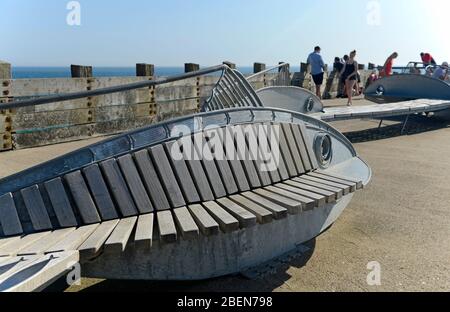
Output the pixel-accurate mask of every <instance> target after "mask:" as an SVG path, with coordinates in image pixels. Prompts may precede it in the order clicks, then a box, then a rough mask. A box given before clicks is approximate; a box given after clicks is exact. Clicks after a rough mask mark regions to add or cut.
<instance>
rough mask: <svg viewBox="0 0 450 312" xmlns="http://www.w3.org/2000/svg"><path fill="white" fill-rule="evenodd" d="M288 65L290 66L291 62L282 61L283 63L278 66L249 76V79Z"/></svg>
mask: <svg viewBox="0 0 450 312" xmlns="http://www.w3.org/2000/svg"><path fill="white" fill-rule="evenodd" d="M287 66H289V63H282V64H279V65H278V66H274V67H271V68H268V69H265V70H263V71H260V72H258V73H256V74H254V75H251V76H248V77H247V81H249V80H252V79H254V78H256V77H259V76H261V75H264V74H267V73H269V72H271V71H273V70H275V69H279V68H283V67H287Z"/></svg>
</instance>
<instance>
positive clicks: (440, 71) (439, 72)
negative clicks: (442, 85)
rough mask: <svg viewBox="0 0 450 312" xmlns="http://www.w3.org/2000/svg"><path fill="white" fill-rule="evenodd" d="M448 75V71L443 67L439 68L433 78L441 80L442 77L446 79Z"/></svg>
mask: <svg viewBox="0 0 450 312" xmlns="http://www.w3.org/2000/svg"><path fill="white" fill-rule="evenodd" d="M446 75H447V69H444V68H442V67H438V68H437V69H436V70H435V71H434V73H433V78H434V79H441V78H442V77H445V76H446Z"/></svg>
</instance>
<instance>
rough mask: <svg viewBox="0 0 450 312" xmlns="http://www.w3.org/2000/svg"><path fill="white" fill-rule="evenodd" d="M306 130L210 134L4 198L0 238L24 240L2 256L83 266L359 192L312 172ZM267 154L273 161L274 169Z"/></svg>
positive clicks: (349, 182) (273, 127) (1, 242)
mask: <svg viewBox="0 0 450 312" xmlns="http://www.w3.org/2000/svg"><path fill="white" fill-rule="evenodd" d="M277 131H279V136H280V137H279V142H277V141H275V140H274V139H275V138H276V137H273V136H274V135H275V134H276V133H277ZM306 131H307V130H306V128H305V126H304V125H303V124H290V123H276V122H273V123H270V122H266V123H259V124H245V125H239V126H234V127H223V128H216V129H210V130H208V131H207V132H197V133H196V134H194V135H192V136H188V137H183V138H179V139H176V140H173V139H172V140H168V141H165V142H160V143H158V144H156V145H154V146H151V147H145V148H143V149H141V150H139V151H135V152H133V153H129V154H123V155H120V156H118V157H117V158H114V157H112V158H109V159H107V160H102V161H99V162H97V163H93V164H90V165H89V166H86V167H84V168H82V169H79V170H76V171H74V172H71V173H68V174H65V175H64V176H61V177H56V178H54V179H52V180H49V181H45V182H43V183H42V184H39V185H33V186H31V187H28V188H25V189H22V190H20V191H19V192H17V193H14V194H11V193H9V194H6V195H3V196H1V197H0V225H1V228H0V229H1V231H0V235H3V236H10V235H23V236H22V237H16V238H9V239H6V238H3V239H0V257H3V258H5V257H14V256H16V255H24V256H28V255H38V254H52V253H59V252H68V251H72V250H78V251H79V252H80V257H81V259H82V261H86V260H90V259H92V258H94V257H96V256H98V255H100V254H102V251H104V252H106V253H121V252H125V251H126V250H127V248H148V249H152V248H155V246H160V247H161V248H164V246H165V245H167V244H174V243H177V242H178V241H191V240H196V239H199V237H201V236H207V237H209V236H215V235H228V234H230V235H231V234H232V233H234V232H236V231H243V230H246V229H248V228H251V227H254V226H258V224H259V225H263V224H268V223H272V222H280V220H283V219H286V218H290V217H291V215H296V214H299V213H302V212H305V211H308V210H312V209H318V208H322V207H324V206H325V205H327V204H334V203H336V201H338V200H340V199H341V198H342V197H343V196H345V195H347V194H350V193H353V192H354V191H356V190H358V189H360V188H362V187H363V185H362V181H357V180H355V179H353V178H348V177H345V176H342V175H337V174H331V173H329V172H328V171H327V170H324V169H318V164H317V161H316V160H315V155H314V152H313V151H312V145H311V144H310V143H309V142H308V140H309V139H308V136H307V135H306ZM267 135H269V136H272V137H269V138H268V137H267ZM240 140H243V141H240ZM275 142H276V143H275ZM191 143H192V146H187V145H186V144H191ZM254 144H257V146H253V145H254ZM275 144H277V145H278V144H279V146H277V145H275ZM277 152H279V155H276V153H277ZM177 155H178V156H180V155H181V158H177V157H175V156H177ZM248 156H250V157H248ZM268 156H270V157H272V158H273V159H274V158H275V156H279V157H278V158H279V163H278V166H277V168H276V169H274V168H271V169H269V160H268V159H267V157H268ZM273 159H271V160H273ZM270 170H272V171H270ZM44 190H45V194H46V195H48V198H47V199H46V198H45V196H44V195H45V194H44V193H41V192H44ZM41 195H42V196H44V197H42V196H41ZM15 196H18V199H19V200H22V201H23V204H22V208H21V209H22V210H23V211H25V212H26V213H24V212H23V211H22V210H20V209H18V208H16V205H18V203H17V202H16V201H15ZM46 205H50V207H46ZM51 212H53V213H54V215H51ZM24 222H25V223H26V222H28V223H27V224H24ZM25 225H27V226H28V228H30V226H29V225H31V227H32V228H33V229H34V230H35V231H37V230H39V231H44V232H40V233H35V232H31V233H29V232H30V231H26V226H25ZM155 241H156V242H159V243H158V244H154V242H155Z"/></svg>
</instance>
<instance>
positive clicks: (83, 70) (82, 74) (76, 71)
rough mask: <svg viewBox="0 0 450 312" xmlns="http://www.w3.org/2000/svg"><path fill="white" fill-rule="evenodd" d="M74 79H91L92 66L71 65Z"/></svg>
mask: <svg viewBox="0 0 450 312" xmlns="http://www.w3.org/2000/svg"><path fill="white" fill-rule="evenodd" d="M70 72H71V74H72V78H91V77H92V76H93V75H92V66H81V65H70Z"/></svg>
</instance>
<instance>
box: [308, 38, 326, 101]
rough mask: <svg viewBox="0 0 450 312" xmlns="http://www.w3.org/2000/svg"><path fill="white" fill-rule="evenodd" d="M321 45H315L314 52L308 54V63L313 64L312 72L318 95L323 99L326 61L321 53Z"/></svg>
mask: <svg viewBox="0 0 450 312" xmlns="http://www.w3.org/2000/svg"><path fill="white" fill-rule="evenodd" d="M320 51H321V49H320V47H315V48H314V52H313V53H311V54H310V55H309V56H308V62H307V63H308V65H311V74H312V77H313V80H314V84H315V85H316V95H317V96H318V97H319V98H320V99H322V93H321V92H320V91H321V87H322V84H323V75H324V69H325V63H324V61H323V59H322V56H321V55H320Z"/></svg>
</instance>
